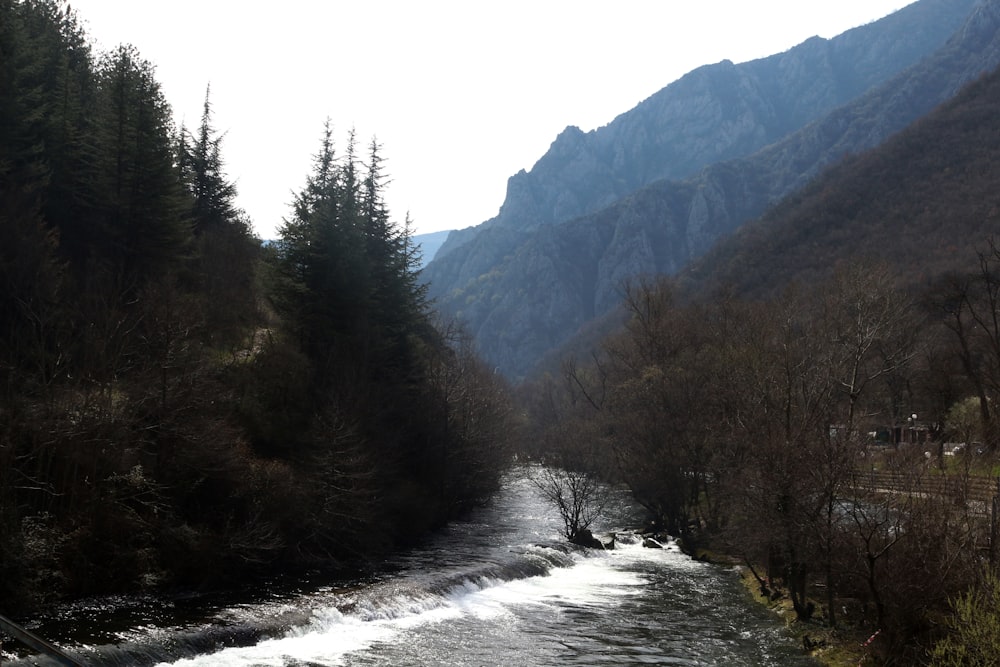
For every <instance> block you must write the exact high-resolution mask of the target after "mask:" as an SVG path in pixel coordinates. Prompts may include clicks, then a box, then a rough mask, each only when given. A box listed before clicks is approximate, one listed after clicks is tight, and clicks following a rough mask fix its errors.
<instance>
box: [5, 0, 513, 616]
mask: <svg viewBox="0 0 1000 667" xmlns="http://www.w3.org/2000/svg"><path fill="white" fill-rule="evenodd" d="M221 145H222V135H221V134H220V133H219V132H217V131H216V130H215V128H214V127H213V125H212V109H211V104H210V98H209V96H208V95H207V94H206V99H205V104H204V108H203V113H202V116H201V122H200V124H199V126H198V127H197V128H195V129H189V128H184V127H180V128H178V127H176V126H175V125H174V122H173V118H172V115H171V109H170V108H169V106H168V105H167V103H166V101H165V100H164V97H163V94H162V92H161V90H160V87H159V84H158V83H157V81H156V78H155V71H154V67H153V65H152V63H150V62H148V61H146V60H144V59H143V58H142V57H141V56H140V54H139V53H138V51H137V50H136V49H134V48H133V47H130V46H121V47H118V48H115V49H113V50H111V51H110V52H108V53H103V54H94V53H93V52H92V51H91V48H90V46H89V44H88V41H87V37H86V35H85V34H84V32H83V31H82V29H81V28H80V22H79V19H78V18H77V16H76V14H75V13H74V12H72V10H70V9H69V8H68V7H65V8H64V7H63V6H62V3H56V2H54V1H53V0H0V610H2V611H3V613H4V614H14V613H18V612H21V611H24V610H27V609H31V608H37V607H38V606H40V605H42V604H45V603H48V602H52V601H54V600H58V599H62V598H65V597H79V596H85V595H91V594H97V593H108V592H118V591H132V592H134V591H139V590H144V589H150V588H156V587H161V588H162V587H180V586H184V587H192V586H203V587H220V586H224V585H232V584H235V583H237V582H239V583H243V584H245V583H247V582H248V581H252V580H254V578H258V577H261V576H263V575H265V574H269V573H273V572H289V571H296V570H301V569H303V568H306V567H308V568H318V569H321V570H323V571H326V572H329V573H331V574H332V573H334V572H338V571H343V570H345V569H350V568H355V567H361V566H364V565H365V564H366V563H368V562H369V561H371V560H372V559H374V558H377V557H378V556H379V555H380V554H384V553H385V552H386V551H387V550H389V549H393V548H395V547H397V546H399V545H401V544H406V543H408V542H410V541H412V540H414V539H416V538H417V537H418V536H420V535H421V534H422V533H424V532H425V531H426V530H428V529H430V528H432V527H433V526H436V525H438V524H440V523H441V522H443V521H445V520H447V519H448V518H449V517H451V516H454V515H455V514H456V513H457V512H460V511H462V510H464V509H466V508H468V507H469V506H471V505H473V504H475V503H477V502H480V501H481V500H483V499H485V498H486V497H488V496H489V495H490V494H491V493H492V492H493V490H494V489H495V487H496V485H497V484H498V477H499V474H500V472H501V470H502V468H503V466H504V463H505V453H506V448H505V446H504V441H505V440H504V437H503V435H504V434H505V433H506V432H507V430H508V429H507V426H506V419H507V407H506V399H505V391H504V388H503V386H502V385H501V384H500V383H498V381H497V378H496V377H495V376H493V375H492V374H491V373H489V372H487V371H486V369H485V368H484V367H483V366H482V365H481V364H480V362H479V361H478V360H477V359H476V357H475V356H474V355H473V354H472V353H471V347H470V346H469V345H468V343H467V341H465V340H464V339H463V338H462V336H460V335H458V334H457V333H456V332H455V331H454V329H453V328H448V327H446V326H442V327H441V328H439V327H438V326H437V325H436V323H435V320H434V318H433V316H432V313H431V311H430V309H429V306H428V304H427V301H426V300H425V296H424V289H423V288H422V287H421V286H420V285H419V284H418V283H417V281H416V273H415V262H416V258H415V254H414V249H413V246H412V242H411V240H410V238H409V235H408V227H407V225H406V224H405V223H404V224H398V223H397V222H395V221H393V220H392V218H391V216H390V213H389V211H388V210H387V209H386V207H385V205H384V201H383V196H382V192H383V187H384V178H383V175H382V172H381V156H380V148H379V146H378V145H377V144H372V145H371V146H370V147H369V148H368V149H367V150H366V151H365V154H364V159H362V156H361V155H359V151H358V148H357V145H356V142H355V139H354V137H353V136H350V137H349V138H348V141H347V142H346V148H345V150H344V153H343V154H335V151H334V141H333V138H332V137H331V135H330V132H329V131H327V132H324V133H322V135H321V141H320V142H319V149H318V151H317V154H316V158H315V162H314V167H313V171H312V173H311V174H309V175H308V177H307V178H306V179H305V184H304V186H303V188H302V190H301V191H300V192H299V193H298V194H297V195H296V198H295V203H294V207H293V209H292V211H291V212H290V213H289V215H288V217H287V219H286V224H285V226H284V228H283V229H282V236H281V239H279V240H277V241H276V242H275V243H272V244H270V245H269V246H267V247H266V248H264V247H262V244H261V242H260V241H259V240H258V239H256V238H255V237H254V236H253V234H252V233H251V227H250V221H249V220H248V219H247V218H246V216H245V214H244V213H243V212H242V211H240V210H238V209H237V208H236V207H235V206H234V201H235V186H234V185H233V184H232V182H231V181H229V180H228V179H227V178H226V175H225V169H224V164H223V160H222V151H221Z"/></svg>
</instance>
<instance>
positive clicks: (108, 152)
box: [89, 46, 191, 282]
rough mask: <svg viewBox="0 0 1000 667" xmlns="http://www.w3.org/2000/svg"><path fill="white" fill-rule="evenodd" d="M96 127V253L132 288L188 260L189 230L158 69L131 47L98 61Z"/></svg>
mask: <svg viewBox="0 0 1000 667" xmlns="http://www.w3.org/2000/svg"><path fill="white" fill-rule="evenodd" d="M97 81H98V103H97V109H96V112H95V115H94V119H93V123H92V136H93V152H92V154H91V156H90V157H91V163H90V165H89V166H90V168H91V173H92V177H93V179H94V180H93V182H94V192H93V200H92V201H91V208H90V213H91V215H92V216H93V218H92V225H93V227H92V229H91V230H89V231H90V233H91V238H92V239H94V241H93V245H92V248H91V250H92V252H93V253H94V255H95V256H96V258H98V259H100V260H103V261H105V262H107V263H108V265H109V267H110V268H111V270H112V271H113V272H114V273H116V274H118V275H120V276H121V277H122V278H124V279H125V280H126V281H127V282H132V281H135V280H137V279H143V278H146V277H149V276H152V275H156V274H158V273H161V272H162V271H164V270H166V269H167V268H169V267H170V266H171V265H172V264H174V263H176V262H177V261H179V260H180V259H181V258H183V256H184V254H185V251H186V249H187V244H188V242H189V239H190V230H191V225H190V221H189V218H188V217H187V215H186V214H185V211H186V209H187V199H186V196H185V193H184V192H183V189H182V187H181V180H180V175H179V173H178V171H177V168H176V165H175V160H174V150H173V141H172V135H171V123H172V120H171V115H170V108H169V106H168V105H167V103H166V100H165V99H164V97H163V94H162V92H161V90H160V86H159V84H158V83H157V81H156V79H155V78H154V70H153V66H152V65H151V64H150V63H149V62H148V61H146V60H143V59H142V58H141V57H140V56H139V53H138V52H137V51H136V50H135V48H134V47H132V46H120V47H118V48H117V49H115V50H114V51H112V52H111V53H109V54H107V55H105V56H104V58H103V59H102V60H101V62H100V65H99V67H98V72H97Z"/></svg>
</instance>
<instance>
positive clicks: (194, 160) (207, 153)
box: [178, 86, 240, 233]
mask: <svg viewBox="0 0 1000 667" xmlns="http://www.w3.org/2000/svg"><path fill="white" fill-rule="evenodd" d="M210 97H211V86H209V87H208V88H206V89H205V103H204V106H203V108H202V115H201V124H200V125H199V126H198V133H197V136H195V137H193V138H192V137H188V136H186V135H187V133H186V131H185V130H183V129H182V130H181V143H180V149H179V151H178V152H179V157H178V159H179V162H180V166H181V170H182V177H183V179H184V182H185V184H186V185H187V187H188V189H189V190H190V192H191V195H192V196H193V198H194V206H193V210H192V218H193V221H194V231H195V233H201V232H203V231H205V230H206V229H218V228H220V227H224V226H227V225H233V224H238V223H239V221H240V217H239V210H238V208H237V206H236V185H235V184H234V183H233V182H232V181H230V180H228V179H227V178H226V175H225V169H224V168H223V162H222V150H221V146H222V140H223V139H224V138H225V135H224V134H219V132H218V131H217V130H216V129H215V127H213V125H212V105H211V101H210Z"/></svg>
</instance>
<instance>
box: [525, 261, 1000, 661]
mask: <svg viewBox="0 0 1000 667" xmlns="http://www.w3.org/2000/svg"><path fill="white" fill-rule="evenodd" d="M998 294H1000V247H998V246H997V245H996V243H995V242H993V241H984V243H983V245H982V248H981V250H980V251H979V252H978V253H976V254H974V255H973V256H971V257H970V258H969V262H968V268H967V269H966V270H963V271H954V272H950V273H948V274H946V275H944V276H942V277H941V278H940V279H938V280H935V281H934V282H933V283H932V284H927V285H925V286H924V287H922V288H921V289H914V288H912V287H903V286H901V285H900V279H899V276H898V275H897V274H895V273H894V272H893V271H892V270H890V269H889V268H888V267H887V266H886V265H885V264H881V263H878V262H874V261H872V262H861V261H856V262H846V261H845V262H843V263H841V264H839V265H838V266H837V267H835V270H834V271H833V274H832V276H831V277H830V278H829V279H828V280H826V281H823V282H820V283H816V284H809V285H806V284H791V285H789V286H788V287H787V288H786V289H785V290H784V291H783V292H782V293H781V294H780V295H778V296H775V297H773V298H770V299H767V300H754V299H749V298H740V297H736V296H733V295H732V294H731V293H726V292H725V291H722V292H719V293H717V294H716V295H715V296H714V298H712V299H710V300H706V301H692V300H690V299H689V298H686V296H685V293H684V290H683V289H682V288H681V287H679V286H678V284H677V283H676V282H675V281H671V280H668V279H666V278H661V279H655V280H646V281H641V280H640V281H634V282H633V283H632V284H631V285H630V286H629V288H628V290H627V295H626V300H625V301H626V307H627V311H628V321H627V324H626V326H625V328H624V329H623V330H621V331H619V332H617V333H615V334H613V335H611V336H609V337H607V338H606V339H605V340H604V341H603V343H602V345H601V346H600V349H599V351H597V352H594V353H593V354H592V356H591V357H590V358H589V359H586V360H574V359H569V360H567V361H565V362H564V364H563V367H562V371H561V372H560V373H556V374H548V375H546V376H544V377H542V378H540V379H539V380H538V381H536V382H534V383H532V384H530V385H526V386H524V387H522V388H521V389H520V390H521V391H522V392H524V394H525V404H526V405H531V406H534V408H533V414H532V416H531V420H530V421H531V423H532V425H533V428H536V429H538V430H537V432H536V435H535V437H536V439H537V441H538V442H540V443H544V444H542V445H540V446H539V451H537V452H536V455H537V456H539V457H541V458H543V459H545V460H547V461H549V462H550V463H552V464H554V465H556V466H561V467H563V468H567V469H570V470H573V471H575V472H576V473H577V474H582V475H584V476H588V475H589V476H593V477H601V476H604V475H606V474H608V472H609V471H613V472H612V475H613V476H615V477H616V478H617V479H619V480H620V481H622V482H623V483H625V484H627V485H628V487H629V488H630V489H631V490H632V492H633V494H634V496H635V498H636V500H637V501H638V502H640V503H641V504H642V505H643V506H644V507H645V508H646V509H647V510H648V513H649V515H650V516H651V517H653V518H654V519H655V521H656V528H657V529H658V530H661V531H663V532H665V533H669V534H670V535H673V536H678V537H679V538H680V539H681V540H682V541H683V542H684V544H685V545H686V548H687V549H688V550H689V552H691V553H692V554H698V553H704V551H703V550H705V549H707V550H709V551H711V552H715V553H719V554H725V555H726V556H727V557H730V558H732V559H734V560H732V561H731V562H734V563H737V564H740V565H743V566H745V567H747V568H748V569H749V571H750V572H751V573H752V574H753V576H754V577H756V579H757V582H758V585H759V590H760V593H761V595H762V596H764V597H765V598H769V599H770V601H771V602H774V601H778V600H784V601H786V602H788V603H789V606H790V610H791V611H792V613H793V618H794V619H795V622H796V623H799V624H800V626H799V627H800V628H810V629H811V631H812V632H811V634H812V635H813V636H814V637H817V638H819V637H822V638H824V639H822V640H820V639H815V640H814V642H820V641H822V642H826V641H831V642H835V643H838V642H842V641H844V640H843V638H844V637H847V638H850V639H849V640H847V643H850V644H852V645H854V646H860V645H861V643H862V642H864V641H865V639H866V638H869V637H873V636H874V637H875V639H874V640H873V641H872V643H871V644H870V645H869V646H868V647H867V648H866V651H867V653H866V654H865V655H864V656H862V657H867V658H871V659H875V658H877V659H878V660H877V661H875V662H869V663H865V664H925V662H924V661H925V660H926V659H927V657H928V655H929V652H930V651H931V650H932V648H933V650H934V651H937V653H936V654H935V655H936V657H935V660H936V662H934V663H933V664H937V665H967V664H977V665H978V664H984V665H985V664H993V661H994V660H995V659H996V657H997V655H998V654H997V652H996V651H997V648H996V647H997V644H996V643H995V642H996V637H997V636H1000V635H998V634H997V633H998V629H1000V617H998V615H997V608H996V606H995V604H994V603H993V602H991V600H995V599H997V598H996V596H997V594H998V593H1000V588H998V587H997V579H996V576H995V567H996V565H997V564H998V563H1000V552H998V547H997V540H996V537H997V535H998V528H1000V527H998V524H997V507H998V499H1000V496H998V493H1000V488H998V485H997V482H996V478H997V475H998V474H1000V468H998V467H997V463H996V460H997V459H996V455H997V450H998V436H1000V429H998V424H1000V422H998V415H997V414H996V409H995V406H996V399H997V394H996V392H997V388H998V387H1000V374H998V373H1000V325H998V323H1000V300H998ZM581 488H582V487H581ZM582 525H583V524H581V526H582ZM962 605H965V609H966V611H965V612H961V610H962V608H963V607H962ZM959 612H961V613H959ZM956 613H959V615H957V616H956V615H955V614H956ZM949 628H951V629H954V630H955V631H956V632H958V634H957V635H952V634H949V632H948V630H949ZM811 641H812V640H811ZM937 642H939V643H937ZM935 643H937V648H934V647H935ZM816 645H821V644H816V643H814V644H813V646H816ZM979 651H981V653H980V652H979ZM956 656H957V657H956ZM970 656H973V657H970ZM976 656H978V657H979V658H980V659H982V660H984V661H981V662H976V661H974V660H973V658H974V657H976ZM838 664H839V663H838ZM851 664H854V663H851Z"/></svg>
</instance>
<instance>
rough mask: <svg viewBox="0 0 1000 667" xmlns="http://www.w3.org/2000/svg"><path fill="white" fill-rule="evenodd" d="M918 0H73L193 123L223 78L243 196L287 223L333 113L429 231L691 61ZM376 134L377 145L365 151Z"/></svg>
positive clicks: (217, 96)
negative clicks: (138, 58)
mask: <svg viewBox="0 0 1000 667" xmlns="http://www.w3.org/2000/svg"><path fill="white" fill-rule="evenodd" d="M906 4H909V3H908V0H757V1H756V2H748V1H747V0H684V1H681V0H617V1H616V2H611V1H610V0H603V1H596V0H572V1H570V0H504V1H503V2H486V1H485V0H479V1H473V0H464V1H460V0H351V1H349V2H348V1H346V0H281V1H280V2H275V1H274V0H271V1H259V2H245V1H243V0H241V1H239V2H237V1H235V0H172V1H171V2H163V1H162V0H157V1H156V2H153V1H152V0H71V6H72V7H73V9H74V10H76V12H77V14H78V16H79V17H80V19H81V20H82V21H83V24H84V27H85V29H86V30H87V33H88V34H89V35H90V37H91V39H92V41H93V43H94V45H95V47H96V48H97V49H98V50H99V51H100V50H108V49H111V48H113V47H115V46H117V45H118V44H122V43H129V44H132V45H133V46H135V47H136V48H137V49H138V50H139V52H140V53H141V55H142V56H143V57H144V58H145V59H146V60H148V61H150V62H151V63H152V64H153V65H154V66H155V67H156V75H157V80H158V81H159V82H160V85H161V87H162V90H163V93H164V95H165V96H166V98H167V101H168V102H169V103H170V104H171V107H172V109H173V113H174V118H175V120H176V121H177V123H178V124H180V123H182V122H183V123H184V124H186V125H187V126H188V127H189V128H191V129H193V128H195V127H197V125H198V123H199V121H200V119H201V110H202V104H203V102H204V99H205V92H206V89H207V87H208V86H211V97H210V100H211V104H212V108H213V114H214V125H215V127H216V129H218V130H219V131H220V132H224V133H225V136H224V139H223V143H222V157H223V160H224V163H225V168H226V172H227V174H228V176H229V178H230V179H232V180H233V181H235V183H236V187H237V190H238V192H239V195H238V200H237V203H238V205H239V206H241V207H242V208H243V209H244V210H246V212H247V213H248V214H249V215H250V217H251V219H252V220H253V223H254V228H255V231H256V232H257V234H258V235H259V236H261V237H262V238H265V239H268V238H276V236H277V230H278V229H279V228H280V226H281V224H282V219H283V218H285V217H287V216H288V215H289V203H290V202H291V201H292V196H293V193H294V192H297V191H298V190H300V189H301V188H302V186H303V185H304V183H305V179H306V176H307V175H308V174H309V172H310V169H311V164H312V158H313V156H314V155H315V154H316V152H317V151H318V149H319V146H320V139H321V136H322V132H323V125H324V122H325V121H326V120H327V119H329V120H330V123H331V126H332V128H333V133H334V139H335V142H336V147H337V148H338V149H343V147H344V146H345V145H346V142H347V135H348V132H349V131H350V130H351V129H353V130H354V131H355V135H356V137H357V141H358V144H359V147H360V148H362V149H367V147H368V145H369V144H370V143H371V141H372V140H375V141H377V142H378V143H379V144H380V145H381V146H382V156H383V158H384V159H385V163H384V165H385V171H386V173H387V174H388V176H389V179H390V182H389V185H388V187H387V190H386V202H387V204H388V207H389V210H390V213H391V214H392V216H393V218H394V219H396V220H397V221H400V222H401V221H402V220H403V219H404V218H405V216H406V215H407V213H408V214H409V215H410V217H411V219H412V220H413V223H414V227H415V231H416V232H417V233H428V232H433V231H440V230H446V229H459V228H464V227H469V226H471V225H477V224H479V223H481V222H483V221H485V220H488V219H489V218H492V217H493V216H495V215H496V213H497V211H498V210H499V208H500V205H501V204H502V203H503V199H504V196H505V193H506V187H507V179H508V178H509V177H510V176H512V175H513V174H515V173H516V172H518V171H519V170H521V169H526V170H530V169H531V167H532V165H534V163H535V162H536V161H537V160H538V159H539V158H540V157H541V156H542V155H543V154H544V153H545V151H546V150H547V149H548V147H549V146H550V144H551V143H552V141H553V140H555V138H556V136H557V135H558V134H559V133H560V132H561V131H562V130H563V129H564V128H565V127H566V126H568V125H575V126H577V127H579V128H580V129H582V130H584V131H589V130H593V129H596V128H598V127H601V126H604V125H607V124H608V123H610V122H611V121H612V120H613V119H614V118H615V117H616V116H618V115H619V114H621V113H624V112H626V111H628V110H629V109H631V108H633V107H634V106H636V105H637V104H638V103H639V102H641V101H642V100H644V99H646V98H647V97H649V96H650V95H652V94H653V93H655V92H657V91H658V90H660V89H661V88H663V87H665V86H666V85H668V84H669V83H671V82H672V81H675V80H676V79H678V78H680V77H681V76H683V75H684V74H685V73H687V72H689V71H691V70H693V69H695V68H697V67H699V66H701V65H706V64H710V63H716V62H719V61H721V60H726V59H728V60H732V61H733V62H736V63H740V62H746V61H748V60H753V59H755V58H761V57H765V56H768V55H771V54H774V53H780V52H782V51H786V50H788V49H790V48H792V47H793V46H795V45H797V44H800V43H801V42H803V41H805V40H806V39H808V38H809V37H812V36H814V35H819V36H821V37H833V36H835V35H837V34H840V33H841V32H843V31H845V30H847V29H850V28H852V27H855V26H859V25H863V24H865V23H869V22H871V21H873V20H877V19H879V18H881V17H883V16H885V15H887V14H890V13H892V12H893V11H895V10H897V9H899V8H901V7H903V6H905V5H906ZM364 152H366V151H362V154H363V153H364Z"/></svg>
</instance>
